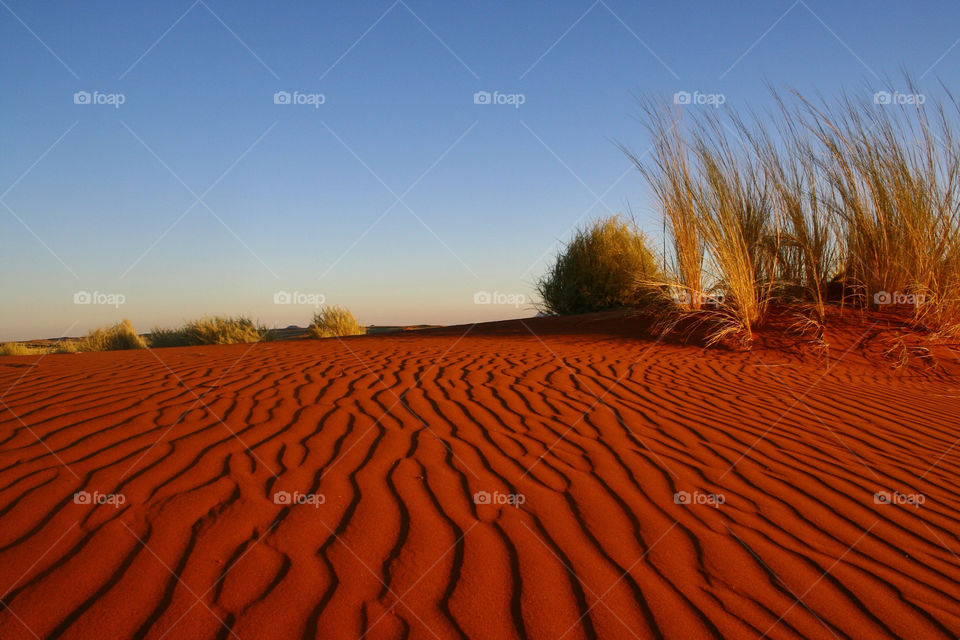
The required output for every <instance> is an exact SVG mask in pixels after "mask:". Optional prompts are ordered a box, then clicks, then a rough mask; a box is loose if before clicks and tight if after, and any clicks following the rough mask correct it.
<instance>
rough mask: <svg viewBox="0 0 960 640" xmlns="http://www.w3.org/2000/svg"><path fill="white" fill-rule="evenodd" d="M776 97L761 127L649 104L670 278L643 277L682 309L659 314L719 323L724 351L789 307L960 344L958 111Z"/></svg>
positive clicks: (647, 162) (646, 166) (753, 120)
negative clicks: (852, 310)
mask: <svg viewBox="0 0 960 640" xmlns="http://www.w3.org/2000/svg"><path fill="white" fill-rule="evenodd" d="M908 82H909V79H908ZM910 86H911V90H912V91H914V94H915V95H922V94H919V92H918V91H917V90H916V88H915V87H914V86H913V85H912V84H911V85H910ZM775 97H776V100H777V104H778V109H777V110H776V111H775V112H774V113H772V114H766V115H763V116H758V115H751V116H750V117H743V116H741V115H740V114H738V113H737V112H736V111H734V110H726V111H717V110H711V111H709V112H692V113H688V112H686V111H681V109H680V107H677V106H674V105H672V104H668V103H667V102H666V101H652V100H651V101H646V102H644V103H643V104H642V108H643V113H644V116H645V124H646V127H647V130H648V131H649V133H650V137H651V141H652V144H651V148H650V151H649V153H648V154H643V155H640V154H637V153H635V152H634V151H632V150H631V149H629V148H627V147H625V146H622V147H621V148H622V149H623V150H624V152H625V153H626V154H627V155H628V157H629V158H630V159H631V160H632V161H633V163H634V164H635V165H636V167H637V168H638V169H639V171H640V173H641V174H642V176H643V177H644V178H645V181H646V182H647V184H648V185H649V186H650V188H651V191H652V193H653V196H654V198H655V202H656V206H657V208H658V210H659V212H660V213H661V215H662V217H663V221H664V224H663V229H664V247H665V249H664V251H663V254H662V255H661V256H659V265H658V267H659V273H658V275H657V276H655V277H651V276H650V275H649V274H650V270H649V269H646V268H645V269H642V270H641V269H637V271H636V278H637V282H638V284H640V285H641V286H642V287H645V288H647V289H649V288H651V287H652V288H653V289H655V290H657V291H659V292H660V295H661V298H662V299H663V300H665V301H668V302H669V304H661V305H653V306H652V307H651V308H652V309H654V310H656V311H657V312H658V313H661V314H662V315H664V316H665V317H667V318H668V319H672V320H673V321H676V320H677V319H678V318H682V317H689V316H693V317H695V318H697V319H698V320H699V321H703V322H708V323H710V326H711V330H710V341H711V342H716V341H719V340H722V339H724V338H729V337H736V338H737V339H739V340H740V341H743V342H749V341H750V339H751V336H752V334H753V331H754V329H756V328H757V327H760V326H762V325H763V324H764V323H765V322H767V321H768V320H769V319H770V316H771V309H772V308H774V307H777V308H779V307H781V306H782V305H788V306H789V308H790V309H792V310H793V311H796V313H797V315H798V317H799V318H800V320H799V323H798V324H799V325H800V326H807V327H811V326H812V327H817V326H822V324H823V322H824V321H825V317H826V315H827V313H828V308H829V307H830V306H840V305H851V306H853V307H856V308H860V309H865V308H874V309H876V308H884V309H890V308H896V309H898V310H899V311H900V312H902V314H903V315H904V316H905V317H906V318H907V320H908V322H909V324H910V325H911V326H912V327H913V328H915V329H918V330H921V331H925V332H929V333H931V334H934V335H939V336H956V335H958V334H960V206H958V205H960V200H958V197H960V193H958V185H960V147H958V144H957V142H958V141H957V139H956V133H955V126H956V124H955V119H956V115H957V113H958V108H957V104H956V103H955V102H953V100H952V98H951V99H950V100H948V101H946V102H943V101H940V102H938V101H936V100H932V99H931V100H927V99H926V97H925V99H924V100H919V101H915V102H914V103H913V104H877V103H875V101H874V100H872V99H871V97H870V96H865V97H864V98H862V99H857V98H855V97H852V96H850V95H845V96H843V97H841V98H840V99H838V100H835V101H832V102H831V101H829V100H827V99H820V100H819V101H812V100H809V99H807V98H805V97H804V96H802V95H800V94H796V93H794V94H790V96H788V97H783V96H780V95H775ZM585 246H587V247H590V245H585ZM581 262H583V263H587V264H589V263H590V260H589V259H587V260H584V259H581ZM558 275H562V272H561V271H558V270H557V268H556V267H554V270H553V271H551V273H550V274H548V276H547V281H548V282H550V283H551V286H553V287H555V288H559V289H562V288H563V286H561V285H559V284H557V283H555V282H553V280H551V278H553V279H555V278H556V277H557V276H558ZM601 280H602V278H601ZM573 282H574V281H573V280H572V279H571V280H570V283H571V284H572V283H573ZM541 291H542V293H543V287H542V285H541ZM668 324H669V323H668ZM670 326H672V325H670Z"/></svg>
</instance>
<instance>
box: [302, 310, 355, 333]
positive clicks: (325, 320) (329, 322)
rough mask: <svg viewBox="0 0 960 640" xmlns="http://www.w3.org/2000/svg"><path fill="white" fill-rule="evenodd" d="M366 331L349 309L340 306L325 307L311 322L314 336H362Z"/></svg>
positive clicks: (311, 330)
mask: <svg viewBox="0 0 960 640" xmlns="http://www.w3.org/2000/svg"><path fill="white" fill-rule="evenodd" d="M366 332H367V330H366V328H365V327H364V326H363V325H361V324H360V323H359V322H357V319H356V318H354V317H353V314H352V313H350V310H349V309H346V308H344V307H339V306H332V307H326V306H325V307H323V308H322V309H320V311H318V312H317V313H315V314H314V315H313V321H312V322H311V323H310V335H311V336H313V337H314V338H333V337H340V336H361V335H363V334H365V333H366Z"/></svg>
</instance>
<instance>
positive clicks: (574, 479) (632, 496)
mask: <svg viewBox="0 0 960 640" xmlns="http://www.w3.org/2000/svg"><path fill="white" fill-rule="evenodd" d="M601 320H602V317H601ZM528 327H529V329H530V330H528ZM631 331H632V329H631V325H630V323H629V322H623V321H618V322H615V323H611V322H607V323H606V324H605V323H604V322H603V321H591V320H590V319H589V318H587V319H585V318H579V319H570V320H564V321H559V320H556V319H536V320H529V321H524V322H510V323H498V324H492V325H481V326H477V327H474V328H473V329H471V330H469V331H468V327H457V328H449V329H445V330H438V331H430V332H423V333H408V334H402V335H394V336H380V337H366V338H354V339H349V340H343V341H339V340H334V339H330V340H323V341H316V340H304V341H291V342H276V343H269V344H258V345H253V346H250V345H234V346H216V347H194V348H177V349H162V350H157V351H154V352H147V351H143V352H114V353H93V354H80V355H51V356H46V357H42V358H36V357H34V358H0V396H2V398H0V593H2V594H3V596H2V605H3V607H2V609H0V638H3V640H9V639H16V638H33V637H38V638H97V639H100V638H107V639H118V638H140V637H143V638H152V639H160V638H170V639H182V638H239V639H241V640H254V639H259V638H324V639H327V638H329V639H337V638H344V639H346V638H350V639H356V638H369V639H371V640H374V639H382V638H418V639H419V638H439V639H442V640H446V639H447V638H478V639H481V638H483V639H486V638H550V639H554V640H555V639H557V638H565V639H570V640H573V639H579V638H618V639H619V638H634V637H635V638H656V637H666V638H684V639H686V638H716V637H728V638H757V637H768V638H834V637H835V638H890V637H900V638H955V637H957V636H958V635H960V557H958V554H960V500H958V490H960V445H958V438H960V412H958V409H960V390H958V387H957V385H956V382H955V381H956V379H957V378H956V377H955V376H954V375H951V374H950V372H945V371H943V370H936V369H929V370H920V369H917V368H907V369H901V370H899V371H893V370H891V369H890V368H889V366H888V365H885V364H883V363H882V362H878V361H877V359H876V358H874V357H873V356H872V355H871V354H872V353H873V351H871V348H870V345H869V340H860V341H858V340H857V338H859V335H858V332H857V331H856V328H852V329H850V331H849V332H847V333H846V334H844V333H842V332H841V333H838V336H837V337H836V341H835V343H834V344H833V347H832V349H831V359H830V360H829V361H824V360H818V359H816V358H811V357H806V356H804V357H801V356H797V355H790V354H789V353H788V352H786V351H783V350H776V349H764V348H759V349H757V350H755V351H753V352H732V351H720V350H713V351H703V350H701V349H699V348H696V347H691V346H682V345H678V344H665V343H655V342H654V341H653V340H651V339H649V338H643V337H636V336H631V335H630V333H631ZM534 332H535V334H536V335H535V334H534ZM953 373H954V374H955V373H956V371H954V372H953ZM955 445H957V446H955ZM78 492H87V493H88V494H90V495H91V496H95V498H93V499H92V500H93V501H96V502H102V504H90V503H86V504H85V503H80V504H78V503H76V502H75V499H74V496H75V494H76V493H78ZM282 492H287V493H289V494H291V495H294V492H299V494H297V495H298V500H303V499H304V498H302V497H300V494H304V495H309V496H314V495H316V496H318V497H316V499H315V500H314V501H313V502H309V501H308V502H305V503H301V504H277V503H275V501H274V496H275V495H276V494H278V493H279V494H280V495H281V496H283V495H284V494H283V493H282ZM479 492H486V493H487V494H489V495H490V496H491V498H490V502H500V501H504V500H507V501H512V502H514V503H521V504H509V503H508V504H475V499H474V496H475V494H478V493H479ZM878 492H880V495H881V498H880V499H879V502H878V500H877V499H876V498H875V494H877V493H878ZM319 494H322V496H323V498H322V500H323V502H322V504H318V503H319V502H320V501H321V498H320V497H319ZM81 495H82V494H81ZM480 495H481V497H482V496H484V495H485V494H480ZM511 495H515V496H519V497H517V498H515V499H511V498H509V496H511ZM678 495H679V496H680V498H679V499H678V498H677V496H678ZM687 496H689V501H688V502H685V500H684V499H685V497H687ZM883 496H892V498H891V499H890V502H889V503H887V502H884V498H883ZM121 501H122V503H121ZM281 501H282V500H281ZM921 501H922V504H919V503H920V502H921ZM81 502H82V501H81ZM678 502H679V503H678ZM911 502H912V503H911Z"/></svg>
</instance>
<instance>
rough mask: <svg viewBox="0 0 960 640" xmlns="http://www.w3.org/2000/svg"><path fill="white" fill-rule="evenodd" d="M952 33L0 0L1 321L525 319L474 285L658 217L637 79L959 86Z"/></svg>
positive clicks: (355, 5) (731, 11)
mask: <svg viewBox="0 0 960 640" xmlns="http://www.w3.org/2000/svg"><path fill="white" fill-rule="evenodd" d="M958 38H960V5H958V4H957V3H953V2H949V3H948V2H942V3H936V2H930V3H926V2H924V3H903V2H843V3H835V2H825V1H823V0H807V1H806V3H805V2H799V1H798V2H791V1H790V0H785V1H782V2H780V1H777V2H764V3H732V2H723V3H714V2H711V3H707V2H669V3H655V2H650V3H637V2H625V1H623V0H602V1H598V2H595V3H592V4H591V2H589V1H587V2H573V1H569V2H567V1H559V0H555V1H550V2H547V1H546V0H536V1H531V0H521V1H512V2H511V1H497V0H484V1H481V2H447V1H445V2H439V1H431V2H428V1H424V0H401V1H397V2H392V1H391V0H383V1H377V2H305V1H302V0H300V1H294V2H282V3H250V2H223V1H222V0H197V2H194V3H193V4H191V0H184V1H183V2H162V3H142V2H136V3H134V2H98V1H95V2H73V3H66V2H58V3H45V2H27V1H25V0H2V2H0V74H2V77H0V92H2V94H3V99H2V101H0V149H2V150H3V151H2V153H0V239H2V240H0V242H2V251H0V269H2V274H3V279H2V285H0V340H10V339H20V338H29V337H41V336H54V335H61V334H63V333H64V332H68V331H69V334H71V335H77V334H81V333H83V332H85V331H87V330H88V329H90V328H92V327H95V326H98V325H102V324H106V323H110V322H114V321H117V320H119V319H120V318H123V317H129V318H130V319H131V320H132V321H133V322H134V324H135V326H136V327H137V328H138V329H140V330H143V331H145V330H148V329H149V328H150V327H151V326H153V325H155V324H159V325H171V324H175V323H177V322H179V321H180V320H183V319H187V318H192V317H196V316H199V315H203V314H214V313H230V314H238V313H243V314H249V315H251V316H253V317H255V318H258V319H260V320H261V321H263V322H265V323H267V324H273V323H279V324H280V325H287V324H300V325H305V324H306V323H307V322H308V321H309V319H310V316H311V312H312V310H313V309H312V307H310V306H308V305H278V304H274V294H275V293H276V292H278V291H289V292H291V293H292V292H294V291H298V292H300V293H321V294H323V295H324V296H325V298H326V301H327V302H329V303H337V304H344V305H346V306H348V307H350V308H351V309H352V310H353V311H354V312H355V313H356V314H357V316H358V317H359V318H360V319H361V320H362V321H364V322H367V323H374V324H393V323H418V322H427V323H444V324H446V323H455V322H470V321H475V320H492V319H498V318H508V317H518V316H523V315H530V311H529V309H528V308H523V307H521V308H519V309H516V308H514V307H513V306H510V305H498V304H491V305H476V304H474V300H473V298H474V293H475V292H477V291H480V290H486V291H490V292H493V291H498V292H501V293H505V294H523V295H525V296H527V297H528V298H530V297H531V296H532V283H533V281H534V280H535V278H536V277H537V276H538V275H539V274H540V273H541V272H542V271H543V269H544V267H545V264H546V261H547V259H548V258H549V255H550V254H551V253H552V252H553V251H554V250H555V248H556V243H557V241H560V240H563V239H565V238H567V237H569V233H570V228H571V226H572V225H574V224H576V223H577V222H578V221H581V222H582V221H585V220H588V219H590V218H593V217H597V216H600V215H605V214H607V213H610V212H619V211H623V210H625V209H626V207H627V206H628V205H629V206H630V207H632V209H633V210H634V212H635V213H636V214H638V217H639V218H640V219H641V221H642V222H644V223H645V224H646V225H647V226H648V227H651V228H653V229H656V228H657V226H658V225H657V222H656V216H655V213H654V212H652V211H651V210H650V208H649V200H648V197H647V193H646V191H645V189H644V187H643V185H642V183H641V181H640V179H639V177H638V176H637V175H636V174H635V173H634V172H631V171H629V165H628V163H627V161H626V159H625V158H624V157H623V156H622V154H621V153H620V152H619V151H618V150H617V148H616V147H615V145H614V141H617V140H619V141H622V142H625V143H628V144H630V145H631V146H633V147H634V148H636V149H638V150H641V151H642V150H643V149H644V148H645V146H646V145H645V135H644V132H643V130H642V127H641V126H640V125H639V124H638V122H637V121H636V116H637V115H638V109H637V106H636V102H635V97H636V96H642V95H651V94H652V95H658V94H662V95H668V96H669V95H671V94H673V93H674V92H676V91H690V92H693V91H700V92H702V93H722V94H723V95H724V96H725V98H726V101H727V103H728V104H730V105H733V106H737V107H753V108H759V109H762V108H764V107H765V106H767V105H768V104H769V98H768V95H767V92H766V89H765V86H764V83H765V82H770V83H772V84H773V85H775V86H777V87H783V88H789V87H795V88H798V89H800V90H803V91H813V90H820V91H822V92H823V93H824V94H827V95H830V94H834V93H836V92H838V91H839V90H841V89H843V88H847V89H855V88H858V87H868V88H872V89H881V88H884V87H885V86H892V88H895V89H896V88H900V89H902V88H903V87H900V86H899V85H898V80H899V78H900V77H901V76H900V72H901V70H906V71H908V72H910V73H912V74H913V75H914V76H915V77H920V76H924V75H925V74H926V75H925V77H924V79H923V80H924V84H925V85H933V84H935V83H936V82H937V80H938V79H940V80H942V81H943V82H944V83H946V85H947V86H954V87H955V86H956V82H957V79H958V77H957V76H958V73H957V69H958V63H960V46H956V45H957V41H958ZM954 46H956V48H952V47H954ZM890 78H892V79H893V83H892V85H888V84H887V83H886V79H890ZM481 90H485V91H489V92H491V93H492V92H494V91H498V92H500V93H501V94H522V96H523V104H522V105H520V106H519V107H516V106H514V105H512V104H475V103H474V93H475V92H477V91H481ZM80 91H86V92H88V93H90V94H91V95H92V96H93V95H94V92H95V91H96V92H99V93H100V94H101V96H100V98H101V99H102V100H107V101H110V100H112V99H113V98H109V97H103V96H104V95H109V94H122V96H123V98H122V99H123V100H124V102H123V104H122V105H120V106H119V107H118V108H116V107H114V106H113V105H111V104H75V101H74V94H75V93H76V92H80ZM278 91H287V92H289V93H291V94H293V92H294V91H297V92H300V93H301V94H322V95H323V96H324V100H325V101H324V103H323V104H322V105H319V108H314V106H313V105H310V104H299V105H297V104H275V102H274V94H275V93H276V92H278ZM504 99H505V100H506V98H504ZM81 101H82V98H81ZM78 291H88V292H91V293H93V292H95V291H96V292H99V293H101V294H103V293H107V294H112V293H119V294H122V295H123V296H124V297H125V302H124V304H123V305H121V306H120V307H119V308H115V307H114V306H110V305H108V304H90V305H82V304H74V294H75V293H76V292H78Z"/></svg>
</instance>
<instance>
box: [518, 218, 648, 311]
mask: <svg viewBox="0 0 960 640" xmlns="http://www.w3.org/2000/svg"><path fill="white" fill-rule="evenodd" d="M659 272H660V269H659V267H658V265H657V261H656V259H655V258H654V255H653V253H652V252H651V251H650V249H649V248H648V247H647V241H646V237H645V236H644V235H643V234H641V233H640V232H638V231H637V230H636V229H635V228H634V227H633V226H632V225H630V224H627V223H626V222H625V221H624V220H623V219H621V218H620V217H619V216H612V217H609V218H604V219H602V220H598V221H596V222H594V223H593V224H592V225H590V226H588V227H586V228H584V229H578V230H577V232H576V234H575V235H574V237H573V240H571V241H570V243H569V244H567V246H566V247H564V249H563V250H562V251H561V252H560V253H559V255H558V256H557V258H556V261H555V262H554V263H553V266H551V267H550V270H549V271H548V272H547V274H546V275H545V276H543V277H542V278H541V279H540V280H539V281H538V282H537V293H538V294H539V295H540V298H541V301H542V302H541V306H542V307H543V310H544V311H547V312H549V313H557V314H568V313H587V312H591V311H604V310H607V309H620V308H624V307H630V306H634V305H636V304H638V303H640V302H641V301H642V300H643V298H644V293H645V292H644V291H643V290H642V287H640V286H639V285H638V284H637V283H638V282H645V281H652V280H657V279H659Z"/></svg>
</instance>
